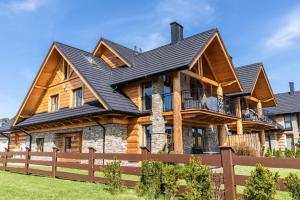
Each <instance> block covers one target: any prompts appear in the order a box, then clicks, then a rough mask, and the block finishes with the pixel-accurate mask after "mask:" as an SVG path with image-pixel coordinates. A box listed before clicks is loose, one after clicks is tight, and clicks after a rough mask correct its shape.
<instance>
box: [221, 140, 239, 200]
mask: <svg viewBox="0 0 300 200" xmlns="http://www.w3.org/2000/svg"><path fill="white" fill-rule="evenodd" d="M220 149H221V159H222V166H223V177H224V193H225V199H226V200H234V199H236V188H235V182H234V165H233V159H232V156H233V149H232V148H231V147H228V146H222V147H220Z"/></svg>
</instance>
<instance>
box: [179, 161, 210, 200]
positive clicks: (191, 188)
mask: <svg viewBox="0 0 300 200" xmlns="http://www.w3.org/2000/svg"><path fill="white" fill-rule="evenodd" d="M184 179H185V181H186V193H185V194H184V196H185V198H186V199H189V200H210V199H212V193H213V189H212V180H211V176H210V169H209V168H208V167H207V166H204V165H201V161H200V160H199V159H198V158H196V157H192V158H191V159H190V162H189V164H188V165H187V166H186V167H185V169H184Z"/></svg>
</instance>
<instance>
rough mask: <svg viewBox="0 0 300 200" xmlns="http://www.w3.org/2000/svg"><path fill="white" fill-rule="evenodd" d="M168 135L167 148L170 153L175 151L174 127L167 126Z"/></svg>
mask: <svg viewBox="0 0 300 200" xmlns="http://www.w3.org/2000/svg"><path fill="white" fill-rule="evenodd" d="M165 129H166V134H167V145H168V146H167V147H168V153H170V152H171V151H174V135H173V126H171V125H166V128H165Z"/></svg>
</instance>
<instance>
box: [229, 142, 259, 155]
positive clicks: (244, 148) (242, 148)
mask: <svg viewBox="0 0 300 200" xmlns="http://www.w3.org/2000/svg"><path fill="white" fill-rule="evenodd" d="M233 149H234V150H235V153H236V155H239V156H257V154H258V152H257V150H256V149H254V148H252V147H250V146H248V145H247V144H246V143H241V144H238V145H236V146H234V147H233Z"/></svg>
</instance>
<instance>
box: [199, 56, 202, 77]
mask: <svg viewBox="0 0 300 200" xmlns="http://www.w3.org/2000/svg"><path fill="white" fill-rule="evenodd" d="M198 74H199V76H201V77H203V59H202V56H201V57H200V58H199V60H198Z"/></svg>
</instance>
